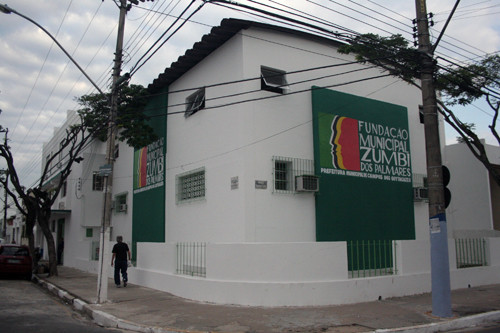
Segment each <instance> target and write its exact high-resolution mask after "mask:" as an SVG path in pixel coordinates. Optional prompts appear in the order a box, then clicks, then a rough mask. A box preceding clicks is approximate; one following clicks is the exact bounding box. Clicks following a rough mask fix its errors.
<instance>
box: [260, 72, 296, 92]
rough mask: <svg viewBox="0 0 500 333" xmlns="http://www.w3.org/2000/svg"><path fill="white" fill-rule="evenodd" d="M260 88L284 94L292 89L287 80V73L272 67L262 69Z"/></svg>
mask: <svg viewBox="0 0 500 333" xmlns="http://www.w3.org/2000/svg"><path fill="white" fill-rule="evenodd" d="M260 78H261V80H260V88H261V89H262V90H267V91H272V92H276V93H280V94H283V93H285V91H286V90H288V89H290V87H289V86H288V82H287V80H286V72H285V71H282V70H279V69H274V68H270V67H265V66H261V67H260Z"/></svg>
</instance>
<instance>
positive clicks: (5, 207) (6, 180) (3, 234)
mask: <svg viewBox="0 0 500 333" xmlns="http://www.w3.org/2000/svg"><path fill="white" fill-rule="evenodd" d="M4 132H5V139H4V145H5V146H7V142H8V140H7V134H8V133H9V129H8V128H7V129H5V130H4ZM0 174H1V175H5V188H4V201H3V229H2V238H4V239H5V237H6V236H7V208H8V206H7V199H8V193H7V187H8V186H9V170H0Z"/></svg>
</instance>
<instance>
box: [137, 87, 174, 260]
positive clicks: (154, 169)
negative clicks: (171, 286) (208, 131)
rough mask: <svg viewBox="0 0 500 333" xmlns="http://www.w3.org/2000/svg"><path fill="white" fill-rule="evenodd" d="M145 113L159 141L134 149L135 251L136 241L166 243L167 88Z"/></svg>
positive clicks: (152, 100) (154, 98)
mask: <svg viewBox="0 0 500 333" xmlns="http://www.w3.org/2000/svg"><path fill="white" fill-rule="evenodd" d="M145 112H146V114H147V115H149V116H150V117H151V119H150V125H151V126H152V127H153V128H154V130H155V133H156V134H157V135H158V136H159V138H160V139H159V140H158V141H156V142H154V143H152V144H150V145H148V146H146V147H143V148H141V149H136V150H135V151H134V175H133V177H134V192H133V193H134V194H133V215H132V253H133V259H134V260H135V259H136V253H137V242H165V163H166V159H165V157H166V146H167V144H166V137H167V136H166V128H167V116H166V113H167V90H166V89H165V90H164V91H162V92H161V93H160V94H159V95H156V96H155V97H153V98H152V99H151V100H150V102H149V103H148V105H147V108H146V111H145Z"/></svg>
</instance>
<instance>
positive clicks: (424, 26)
mask: <svg viewBox="0 0 500 333" xmlns="http://www.w3.org/2000/svg"><path fill="white" fill-rule="evenodd" d="M415 4H416V10H417V29H418V45H419V46H418V50H419V52H420V55H421V59H422V60H421V61H422V63H421V69H422V74H421V77H420V79H421V85H422V102H423V103H422V104H423V113H424V129H425V148H426V159H427V183H428V188H429V192H428V193H429V229H430V243H431V280H432V314H433V315H435V316H438V317H451V316H452V311H451V288H450V265H449V257H448V231H447V225H446V211H445V197H444V187H443V167H442V160H441V144H440V142H439V124H438V113H437V99H436V90H435V87H434V71H435V62H434V57H433V47H432V46H431V43H430V37H429V25H428V19H427V8H426V1H425V0H415Z"/></svg>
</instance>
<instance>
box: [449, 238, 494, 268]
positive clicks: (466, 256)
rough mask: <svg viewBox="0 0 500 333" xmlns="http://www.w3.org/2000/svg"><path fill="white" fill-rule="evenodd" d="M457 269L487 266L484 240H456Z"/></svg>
mask: <svg viewBox="0 0 500 333" xmlns="http://www.w3.org/2000/svg"><path fill="white" fill-rule="evenodd" d="M455 251H456V254H457V268H467V267H477V266H487V265H488V263H487V260H486V240H485V239H484V238H456V239H455Z"/></svg>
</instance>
